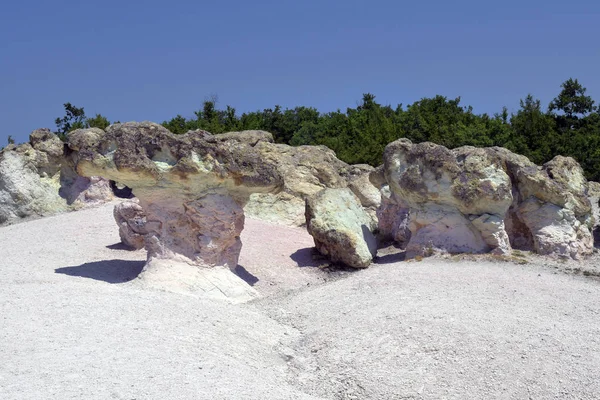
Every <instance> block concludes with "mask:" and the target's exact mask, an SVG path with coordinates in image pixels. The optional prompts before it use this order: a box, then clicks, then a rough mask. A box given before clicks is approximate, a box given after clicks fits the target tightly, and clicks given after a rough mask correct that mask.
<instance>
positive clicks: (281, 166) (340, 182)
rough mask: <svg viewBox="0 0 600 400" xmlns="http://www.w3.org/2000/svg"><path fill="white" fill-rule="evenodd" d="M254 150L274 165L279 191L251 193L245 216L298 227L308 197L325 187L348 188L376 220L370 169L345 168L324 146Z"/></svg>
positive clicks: (265, 144) (263, 145) (267, 144)
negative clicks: (278, 176)
mask: <svg viewBox="0 0 600 400" xmlns="http://www.w3.org/2000/svg"><path fill="white" fill-rule="evenodd" d="M227 135H229V134H227ZM215 136H217V137H220V136H222V135H215ZM255 149H256V150H257V151H258V152H259V153H260V155H261V157H262V159H263V160H265V161H266V162H270V163H272V164H273V165H275V166H276V168H277V171H278V173H279V174H280V175H281V177H282V179H283V190H282V191H281V192H279V193H277V194H263V193H257V194H253V195H252V196H251V197H250V201H249V202H248V203H247V204H246V206H245V207H244V210H245V212H246V214H247V215H249V216H251V217H253V218H258V219H262V220H265V221H269V222H275V223H278V224H283V225H289V226H302V225H304V224H305V223H306V220H305V217H304V203H305V200H306V199H307V198H308V197H310V196H312V195H314V194H316V193H317V192H319V191H321V190H323V189H325V188H332V189H339V188H345V187H349V188H350V189H351V190H352V191H353V192H354V194H355V195H357V196H358V198H359V200H360V201H361V204H362V206H363V207H364V208H365V210H366V211H367V212H368V213H369V215H371V218H373V220H374V221H375V220H376V215H375V212H376V209H377V207H378V205H379V202H380V194H379V190H378V189H376V188H375V187H374V186H373V185H372V184H371V183H370V182H369V180H368V174H369V172H370V171H371V170H372V169H373V168H372V167H370V166H368V165H349V164H347V163H345V162H343V161H341V160H339V159H338V158H337V157H336V155H335V152H334V151H333V150H331V149H329V148H327V147H325V146H288V145H286V144H279V143H272V140H261V141H260V142H257V145H256V146H255Z"/></svg>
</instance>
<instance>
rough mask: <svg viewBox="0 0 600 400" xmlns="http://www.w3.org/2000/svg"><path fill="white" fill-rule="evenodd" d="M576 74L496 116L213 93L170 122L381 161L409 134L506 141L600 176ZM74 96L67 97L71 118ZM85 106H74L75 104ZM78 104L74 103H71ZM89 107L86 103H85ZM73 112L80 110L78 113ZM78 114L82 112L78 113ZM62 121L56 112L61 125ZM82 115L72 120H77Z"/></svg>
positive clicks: (592, 110)
mask: <svg viewBox="0 0 600 400" xmlns="http://www.w3.org/2000/svg"><path fill="white" fill-rule="evenodd" d="M585 92H586V89H585V88H584V87H583V86H582V85H581V84H580V83H579V82H578V81H577V80H576V79H569V80H567V81H565V82H564V83H563V84H562V87H561V91H560V93H559V94H558V96H557V97H556V98H555V99H553V100H552V102H551V103H550V104H549V106H548V107H547V108H544V107H543V106H542V104H541V103H540V101H539V100H537V99H535V98H534V97H533V96H532V95H528V96H527V97H525V98H524V99H522V100H521V102H520V108H519V110H518V111H517V112H516V113H514V114H509V113H508V111H507V110H506V108H504V109H503V110H501V112H499V113H496V114H494V115H493V116H490V115H488V114H475V113H474V112H473V109H472V107H465V106H462V105H461V104H460V98H456V99H448V98H446V97H443V96H435V97H433V98H424V99H421V100H419V101H417V102H415V103H413V104H410V105H408V106H406V107H403V106H402V105H398V106H397V107H395V108H392V107H391V106H389V105H382V104H379V103H377V102H376V101H375V96H374V95H372V94H369V93H367V94H365V95H363V98H362V101H361V103H360V105H358V106H357V107H356V108H347V109H346V110H345V111H344V112H342V111H340V110H337V111H334V112H327V113H321V112H319V111H318V110H316V109H315V108H312V107H295V108H292V109H282V108H281V107H280V106H275V107H274V108H267V109H264V110H262V111H255V112H248V113H243V114H241V115H238V114H237V113H236V110H235V108H233V107H231V106H226V108H225V109H218V108H217V107H216V102H215V101H214V100H207V101H205V102H204V103H203V106H202V109H201V110H198V111H196V112H195V113H194V115H195V116H194V117H192V118H185V117H183V116H181V115H177V116H176V117H175V118H172V119H171V120H169V121H165V122H163V125H164V126H165V127H166V128H168V129H169V130H170V131H171V132H173V133H176V134H181V133H185V132H187V131H189V130H196V129H203V130H206V131H209V132H212V133H223V132H230V131H240V130H246V129H262V130H265V131H268V132H271V133H273V136H274V138H275V141H276V142H278V143H287V144H291V145H294V146H296V145H304V144H320V145H325V146H327V147H329V148H331V149H333V150H334V151H335V152H336V154H337V156H338V157H339V158H340V159H341V160H344V161H346V162H348V163H351V164H357V163H366V164H371V165H374V166H375V165H378V164H380V163H381V160H382V153H383V149H384V147H385V145H386V144H387V143H389V142H391V141H393V140H396V139H398V138H402V137H406V138H409V139H411V140H412V141H413V142H423V141H431V142H434V143H438V144H442V145H444V146H446V147H449V148H454V147H458V146H464V145H471V146H502V147H506V148H508V149H510V150H512V151H514V152H516V153H519V154H523V155H526V156H527V157H529V158H530V159H531V160H532V161H533V162H535V163H537V164H542V163H544V162H546V161H549V160H550V159H552V157H554V156H555V155H558V154H560V155H565V156H572V157H574V158H575V159H576V160H577V161H578V162H579V163H580V164H581V165H582V167H583V168H584V170H585V172H586V175H587V177H588V178H589V179H592V180H596V181H598V180H600V110H599V108H597V107H595V105H594V100H592V98H591V97H589V96H586V94H585ZM67 105H69V106H70V104H69V103H67V104H65V108H66V111H67V117H69V115H70V114H69V112H70V111H69V108H67ZM76 110H78V109H76V108H75V111H76ZM71 111H73V110H71ZM81 111H82V112H83V109H81ZM100 117H101V116H99V115H98V116H96V118H95V119H94V118H92V119H89V118H85V117H84V119H83V120H82V121H83V122H81V124H84V125H87V126H99V127H104V126H100V125H104V122H105V123H106V124H108V121H107V120H106V118H104V117H101V118H103V120H102V122H103V123H102V124H100V123H99V122H97V121H96V120H100V119H101V118H100ZM71 118H73V117H71ZM75 118H76V117H75ZM63 121H66V123H69V121H70V120H69V119H68V118H67V119H66V120H64V119H63V120H61V119H57V125H58V124H59V122H60V123H63V125H61V126H59V129H60V128H62V130H64V128H65V125H64V123H65V122H63ZM78 121H79V120H77V119H75V121H74V122H73V123H71V127H73V126H77V125H78Z"/></svg>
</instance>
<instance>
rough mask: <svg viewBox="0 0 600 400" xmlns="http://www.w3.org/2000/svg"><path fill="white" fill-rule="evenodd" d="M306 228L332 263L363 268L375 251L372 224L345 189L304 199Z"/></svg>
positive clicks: (359, 204)
mask: <svg viewBox="0 0 600 400" xmlns="http://www.w3.org/2000/svg"><path fill="white" fill-rule="evenodd" d="M306 227H307V229H308V233H310V234H311V235H312V237H313V239H314V241H315V247H316V248H317V250H318V251H319V252H320V253H321V254H323V255H326V256H327V257H329V259H330V260H331V261H334V262H340V263H343V264H346V265H348V266H350V267H354V268H366V267H368V266H369V264H371V261H372V260H373V257H375V254H376V252H377V240H376V239H375V236H374V235H373V234H372V231H373V229H374V228H375V224H374V223H373V220H372V219H371V218H370V217H369V215H368V214H367V213H366V212H365V210H364V209H363V207H362V206H361V203H360V201H359V199H358V198H357V196H356V195H354V193H352V191H351V190H350V189H348V188H343V189H323V190H321V191H319V192H318V193H316V194H314V195H312V196H310V197H308V198H307V199H306Z"/></svg>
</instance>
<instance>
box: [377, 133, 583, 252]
mask: <svg viewBox="0 0 600 400" xmlns="http://www.w3.org/2000/svg"><path fill="white" fill-rule="evenodd" d="M382 176H383V178H382ZM371 181H372V182H373V183H375V184H378V185H382V184H383V183H387V184H389V187H390V190H391V191H392V193H393V196H394V198H395V199H399V201H401V202H402V203H403V204H406V206H407V207H408V209H409V224H408V226H409V229H410V232H411V235H410V240H409V243H408V245H407V257H414V256H416V255H427V254H431V253H433V252H435V251H437V250H443V251H448V252H452V253H465V252H466V253H484V252H488V251H493V252H497V253H505V252H508V251H510V250H511V248H520V249H528V250H534V251H536V252H538V253H540V254H555V255H559V256H565V257H571V258H580V257H582V256H584V255H586V254H589V253H591V251H592V250H593V247H592V246H593V242H592V240H591V234H590V230H589V228H590V226H591V221H592V218H591V207H590V203H589V200H588V199H587V197H586V180H585V178H584V177H583V172H582V170H581V167H579V165H578V164H577V163H576V162H575V161H574V160H573V159H571V158H566V157H556V158H555V159H553V160H552V161H550V162H549V163H547V164H545V165H544V166H543V167H538V166H536V165H535V164H533V163H531V162H530V161H529V160H528V159H527V158H526V157H523V156H519V155H516V154H514V153H511V152H510V151H508V150H506V149H503V148H498V147H493V148H475V147H470V146H465V147H460V148H457V149H454V150H449V149H447V148H445V147H443V146H439V145H436V144H433V143H420V144H413V143H411V142H410V141H409V140H407V139H400V140H397V141H395V142H392V143H390V144H389V145H388V146H387V147H386V149H385V152H384V166H383V168H382V169H381V170H378V171H374V172H373V173H372V176H371Z"/></svg>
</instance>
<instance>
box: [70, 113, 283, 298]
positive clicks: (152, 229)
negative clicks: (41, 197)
mask: <svg viewBox="0 0 600 400" xmlns="http://www.w3.org/2000/svg"><path fill="white" fill-rule="evenodd" d="M230 136H231V137H226V136H220V137H219V136H217V135H211V134H210V133H208V132H204V131H193V132H188V133H187V134H185V135H173V134H172V133H171V132H169V131H168V130H167V129H166V128H164V127H162V126H161V125H158V124H155V123H150V122H142V123H133V122H131V123H125V124H115V125H111V126H110V127H108V128H107V130H106V131H101V130H98V129H86V130H78V131H75V132H72V133H71V134H69V138H68V145H69V148H70V149H71V150H72V151H74V152H75V153H76V155H75V156H76V159H77V161H76V168H77V172H78V173H79V175H82V176H94V175H98V176H102V177H104V178H106V179H110V180H113V181H116V182H119V183H120V184H123V185H126V186H128V187H129V188H131V189H132V190H133V194H134V195H135V196H136V197H137V198H138V199H139V207H141V210H143V213H144V214H145V221H144V222H143V224H140V226H138V227H137V229H138V233H140V234H142V236H143V238H144V245H145V248H146V250H147V251H148V262H147V264H146V268H145V271H144V272H143V276H146V277H152V279H156V280H160V281H168V280H171V278H173V279H172V280H175V281H181V279H183V280H189V279H191V280H194V279H196V280H198V279H200V281H202V280H203V279H205V278H206V277H205V275H202V274H204V272H203V273H202V274H201V275H202V276H197V275H198V273H199V272H198V271H191V272H190V271H188V272H190V274H191V275H194V276H195V278H194V277H193V276H187V277H185V273H184V274H183V275H182V272H181V270H180V269H181V265H179V266H178V267H177V268H179V269H178V272H177V275H178V276H179V277H168V276H167V277H165V276H163V275H161V273H160V271H159V270H164V271H167V270H169V269H171V270H172V269H173V268H170V267H166V265H168V263H167V264H165V260H166V261H170V262H172V263H180V264H181V263H182V264H185V265H188V266H192V267H194V268H195V269H196V270H197V269H198V268H200V269H206V268H210V267H223V268H225V269H227V270H229V269H234V268H235V267H236V266H237V261H238V257H239V253H240V250H241V246H242V245H241V241H240V233H241V231H242V229H243V226H244V212H243V206H244V205H245V203H246V202H247V201H248V198H249V197H250V194H251V193H273V192H278V191H279V190H281V187H282V179H281V177H280V175H279V174H278V172H277V170H276V168H275V167H274V165H272V164H271V163H269V162H266V161H264V160H262V159H261V157H260V154H259V153H258V152H257V151H256V149H255V148H254V146H256V143H257V142H260V135H259V134H257V133H256V132H250V133H248V134H245V133H244V132H241V133H237V134H236V135H233V134H232V135H230ZM257 136H259V138H258V140H255V139H256V138H257ZM134 208H135V207H134ZM159 260H162V261H159ZM172 263H171V264H170V265H173V264H172ZM153 266H158V267H157V268H154V270H153ZM184 269H185V268H184ZM213 278H214V277H213ZM227 279H228V280H229V279H234V278H231V277H228V278H227ZM198 282H199V281H198ZM198 282H197V283H198ZM240 282H241V280H240ZM204 283H205V282H204ZM230 283H231V282H230ZM242 283H243V282H242ZM178 284H182V283H181V282H179V283H178ZM183 284H184V285H186V284H189V282H187V283H185V282H184V283H183ZM236 284H237V283H236ZM244 285H245V283H244ZM191 289H192V290H195V289H198V290H201V291H211V290H213V289H214V288H213V289H210V288H209V289H206V287H205V285H204V286H203V284H197V285H196V287H194V288H191ZM242 295H243V296H246V295H251V291H250V288H249V287H248V291H246V293H245V294H244V293H243V294H242Z"/></svg>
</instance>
